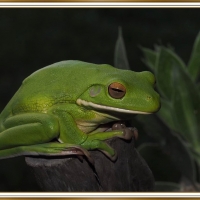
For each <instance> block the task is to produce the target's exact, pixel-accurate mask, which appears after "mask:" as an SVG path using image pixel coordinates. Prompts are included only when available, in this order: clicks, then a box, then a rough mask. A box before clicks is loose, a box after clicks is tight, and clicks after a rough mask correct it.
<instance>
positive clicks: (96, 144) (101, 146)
mask: <svg viewBox="0 0 200 200" xmlns="http://www.w3.org/2000/svg"><path fill="white" fill-rule="evenodd" d="M134 131H135V129H134V128H127V127H117V129H116V128H113V131H109V132H99V133H91V134H89V135H88V138H87V140H86V141H84V142H83V143H82V144H81V146H82V147H83V148H86V149H98V150H100V151H102V152H103V153H104V154H106V155H107V156H108V157H109V158H110V159H111V160H116V158H117V154H116V152H115V151H114V149H113V148H111V147H110V146H109V145H108V144H106V143H105V142H103V141H104V140H107V139H111V138H113V137H119V138H122V139H125V140H130V139H131V138H132V137H134V134H135V133H134Z"/></svg>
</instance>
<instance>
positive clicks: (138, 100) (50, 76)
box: [0, 61, 160, 160]
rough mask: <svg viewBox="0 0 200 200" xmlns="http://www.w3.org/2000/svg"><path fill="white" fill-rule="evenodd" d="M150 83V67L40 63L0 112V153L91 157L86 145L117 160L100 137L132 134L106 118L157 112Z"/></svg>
mask: <svg viewBox="0 0 200 200" xmlns="http://www.w3.org/2000/svg"><path fill="white" fill-rule="evenodd" d="M114 82H117V83H121V84H122V85H123V86H124V87H125V88H126V93H125V95H124V96H123V97H122V98H119V99H116V98H113V97H112V96H111V95H110V94H109V91H108V87H109V85H110V84H111V83H114ZM154 84H155V78H154V75H153V74H152V73H150V72H147V71H145V72H133V71H129V70H120V69H117V68H114V67H112V66H110V65H106V64H103V65H96V64H92V63H86V62H81V61H62V62H58V63H55V64H52V65H50V66H47V67H45V68H43V69H40V70H38V71H36V72H35V73H33V74H31V75H30V76H29V77H27V78H26V79H25V80H24V81H23V84H22V86H21V87H20V88H19V90H18V91H17V92H16V94H15V95H14V96H13V98H12V99H11V100H10V102H9V103H8V104H7V106H6V107H5V109H4V110H3V111H2V113H1V114H0V159H3V158H9V157H14V156H20V155H36V156H37V155H47V156H60V155H73V154H76V155H86V156H87V157H88V158H90V155H89V153H88V151H87V150H94V149H98V150H100V151H102V152H103V153H105V154H106V155H107V156H108V157H110V158H111V159H112V160H115V159H116V153H115V151H114V149H112V148H111V147H110V146H109V145H107V144H106V143H105V141H104V140H107V139H110V138H113V137H119V138H123V139H131V137H132V136H130V135H131V132H132V131H130V130H131V129H128V128H125V127H119V128H111V127H109V124H111V122H117V121H119V120H126V119H129V118H131V117H132V116H133V115H135V114H150V113H153V112H156V111H157V110H158V109H159V108H160V97H159V95H158V93H156V92H155V90H154ZM110 126H111V125H110ZM52 141H54V142H52ZM55 141H57V142H55Z"/></svg>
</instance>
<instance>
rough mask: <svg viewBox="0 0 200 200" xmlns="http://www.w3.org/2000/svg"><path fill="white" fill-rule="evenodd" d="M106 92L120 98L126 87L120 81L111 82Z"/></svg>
mask: <svg viewBox="0 0 200 200" xmlns="http://www.w3.org/2000/svg"><path fill="white" fill-rule="evenodd" d="M108 93H109V94H110V96H111V97H112V98H115V99H121V98H122V97H124V95H125V94H126V88H125V87H124V86H123V85H122V84H120V83H117V82H115V83H111V84H110V85H109V86H108Z"/></svg>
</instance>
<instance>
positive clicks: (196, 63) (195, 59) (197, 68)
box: [188, 33, 200, 81]
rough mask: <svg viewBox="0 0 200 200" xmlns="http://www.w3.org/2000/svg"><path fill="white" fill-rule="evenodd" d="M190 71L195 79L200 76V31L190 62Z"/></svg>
mask: <svg viewBox="0 0 200 200" xmlns="http://www.w3.org/2000/svg"><path fill="white" fill-rule="evenodd" d="M188 72H189V74H190V76H191V78H192V80H193V81H196V80H197V78H198V77H199V76H200V33H199V34H198V35H197V37H196V40H195V42H194V46H193V50H192V54H191V56H190V60H189V63H188Z"/></svg>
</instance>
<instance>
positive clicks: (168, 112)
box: [156, 98, 177, 130]
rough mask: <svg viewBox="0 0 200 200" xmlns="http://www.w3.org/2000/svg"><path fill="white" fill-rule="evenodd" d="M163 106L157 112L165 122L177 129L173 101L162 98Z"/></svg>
mask: <svg viewBox="0 0 200 200" xmlns="http://www.w3.org/2000/svg"><path fill="white" fill-rule="evenodd" d="M160 101H161V108H160V110H159V111H158V112H157V113H156V115H158V116H159V117H160V118H161V120H162V121H163V123H164V124H165V125H166V126H168V127H169V128H170V129H172V130H177V128H176V125H175V124H174V119H173V117H172V116H173V107H172V104H171V102H169V101H166V100H165V99H163V98H161V99H160Z"/></svg>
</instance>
